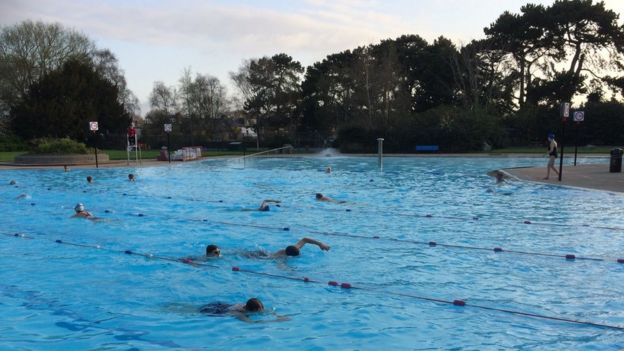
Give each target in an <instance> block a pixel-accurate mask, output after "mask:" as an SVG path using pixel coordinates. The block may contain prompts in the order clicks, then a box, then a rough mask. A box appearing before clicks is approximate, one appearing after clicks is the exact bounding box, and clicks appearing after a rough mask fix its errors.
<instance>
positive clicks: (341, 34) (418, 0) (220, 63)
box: [0, 0, 624, 115]
mask: <svg viewBox="0 0 624 351" xmlns="http://www.w3.org/2000/svg"><path fill="white" fill-rule="evenodd" d="M528 2H532V3H539V4H544V5H550V4H552V3H553V2H554V0H385V1H383V0H256V1H253V0H229V1H228V0H152V1H148V0H108V1H107V0H97V1H96V0H81V1H79V0H39V1H35V0H0V26H11V25H14V24H17V23H19V22H21V21H24V20H32V21H43V22H48V23H53V22H57V23H60V24H62V25H63V26H65V27H66V28H71V29H74V30H76V31H79V32H82V33H84V34H85V35H87V36H88V37H89V38H91V39H92V40H93V41H95V43H96V45H97V47H98V48H100V49H104V48H106V49H109V50H111V51H112V52H113V53H114V54H115V55H116V56H117V58H118V60H119V66H120V67H121V69H122V70H123V71H124V72H125V77H126V80H127V82H128V87H129V88H130V89H131V90H132V91H133V92H134V94H135V95H136V96H137V98H138V99H139V101H140V103H141V111H142V114H143V115H144V114H145V113H147V112H148V111H149V95H150V92H151V90H152V87H153V85H154V82H156V81H161V82H164V83H165V84H166V85H168V86H176V85H177V82H178V80H179V78H180V77H181V76H182V73H183V71H184V70H185V69H186V68H190V69H191V70H192V72H193V74H196V73H200V74H208V75H212V76H215V77H217V78H219V80H220V81H221V82H222V83H223V84H224V85H225V86H226V87H227V89H228V93H230V94H232V93H236V91H235V88H234V86H233V84H232V82H231V81H230V79H229V72H234V71H237V70H238V68H239V67H240V65H241V63H242V62H243V60H247V59H251V58H259V57H262V56H272V55H274V54H277V53H282V52H283V53H286V54H288V55H290V56H292V57H293V58H294V59H295V60H297V61H299V62H301V63H302V64H303V65H304V66H309V65H311V64H313V63H314V62H317V61H320V60H322V59H323V58H324V57H325V56H327V55H329V54H332V53H337V52H340V51H343V50H347V49H353V48H355V47H357V46H361V45H366V44H371V43H377V42H379V41H380V40H382V39H388V38H396V37H399V36H401V35H403V34H417V35H420V36H421V37H423V38H424V39H426V40H428V41H430V42H431V41H433V40H434V39H435V38H437V37H439V36H441V35H443V36H445V37H447V38H449V39H451V40H452V41H453V42H455V43H456V44H465V43H468V42H470V40H472V39H480V38H483V37H484V35H483V28H484V27H486V26H488V25H489V24H490V23H492V22H494V21H495V20H496V18H497V17H498V16H499V15H500V14H502V13H503V12H504V11H510V12H516V13H517V12H519V10H520V7H521V6H522V5H525V4H526V3H528ZM605 4H606V7H607V8H609V9H612V10H614V11H616V12H617V13H619V14H622V13H624V0H605ZM620 22H622V21H621V20H620Z"/></svg>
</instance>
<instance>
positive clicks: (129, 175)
mask: <svg viewBox="0 0 624 351" xmlns="http://www.w3.org/2000/svg"><path fill="white" fill-rule="evenodd" d="M134 179H135V178H134V174H132V173H130V174H128V180H129V181H131V182H134Z"/></svg>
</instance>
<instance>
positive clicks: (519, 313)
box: [2, 233, 624, 332]
mask: <svg viewBox="0 0 624 351" xmlns="http://www.w3.org/2000/svg"><path fill="white" fill-rule="evenodd" d="M2 234H3V235H5V236H9V237H14V238H22V239H35V237H32V236H29V235H26V234H23V233H15V234H6V233H2ZM44 240H47V241H50V240H49V239H44ZM54 242H55V243H57V244H62V245H69V246H73V247H80V248H92V249H98V250H103V251H107V252H113V253H121V254H126V255H130V256H141V257H145V258H149V259H157V260H162V261H167V262H176V263H182V264H188V265H191V266H194V267H210V268H218V269H222V267H221V266H216V265H211V264H208V263H205V262H200V261H195V260H193V259H191V258H171V257H165V256H158V255H154V254H151V253H142V252H137V251H132V250H113V249H105V248H103V247H102V246H101V245H89V244H80V243H74V242H69V241H64V240H60V239H56V240H54ZM231 270H232V272H241V273H247V274H252V275H257V276H264V277H269V278H279V279H285V280H290V281H301V282H305V283H317V284H321V283H323V282H322V281H320V280H313V279H310V278H308V277H293V276H287V275H282V274H274V273H267V272H259V271H253V270H250V269H244V268H240V267H238V266H233V267H231ZM327 285H329V286H332V287H336V288H337V287H340V288H341V289H345V290H360V291H366V292H371V293H381V294H386V295H393V296H400V297H408V298H412V299H415V300H421V301H429V302H434V303H439V304H447V305H453V306H456V307H462V308H464V307H474V308H477V309H481V310H487V311H495V312H501V313H508V314H513V315H517V316H525V317H532V318H537V319H545V320H552V321H559V322H565V323H573V324H579V325H585V326H592V327H598V328H605V329H612V330H617V331H622V332H624V326H617V325H611V324H605V323H597V322H591V321H584V320H578V319H571V318H565V317H559V316H548V315H542V314H537V313H531V312H523V311H517V310H510V309H506V308H497V307H490V306H485V305H478V304H469V303H467V302H466V301H465V300H462V299H455V300H445V299H438V298H432V297H426V296H420V295H416V294H408V293H401V292H396V291H386V290H380V289H374V288H367V287H361V286H354V285H352V284H351V283H347V282H342V283H339V282H338V281H335V280H330V281H328V282H327Z"/></svg>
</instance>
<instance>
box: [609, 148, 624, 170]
mask: <svg viewBox="0 0 624 351" xmlns="http://www.w3.org/2000/svg"><path fill="white" fill-rule="evenodd" d="M609 172H611V173H616V172H622V149H613V150H611V162H609Z"/></svg>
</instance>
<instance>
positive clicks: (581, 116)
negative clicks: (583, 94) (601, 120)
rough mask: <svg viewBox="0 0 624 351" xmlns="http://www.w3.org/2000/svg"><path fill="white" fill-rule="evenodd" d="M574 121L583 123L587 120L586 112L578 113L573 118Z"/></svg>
mask: <svg viewBox="0 0 624 351" xmlns="http://www.w3.org/2000/svg"><path fill="white" fill-rule="evenodd" d="M572 120H573V121H574V122H583V121H584V120H585V112H584V111H576V112H574V115H573V116H572Z"/></svg>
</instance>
